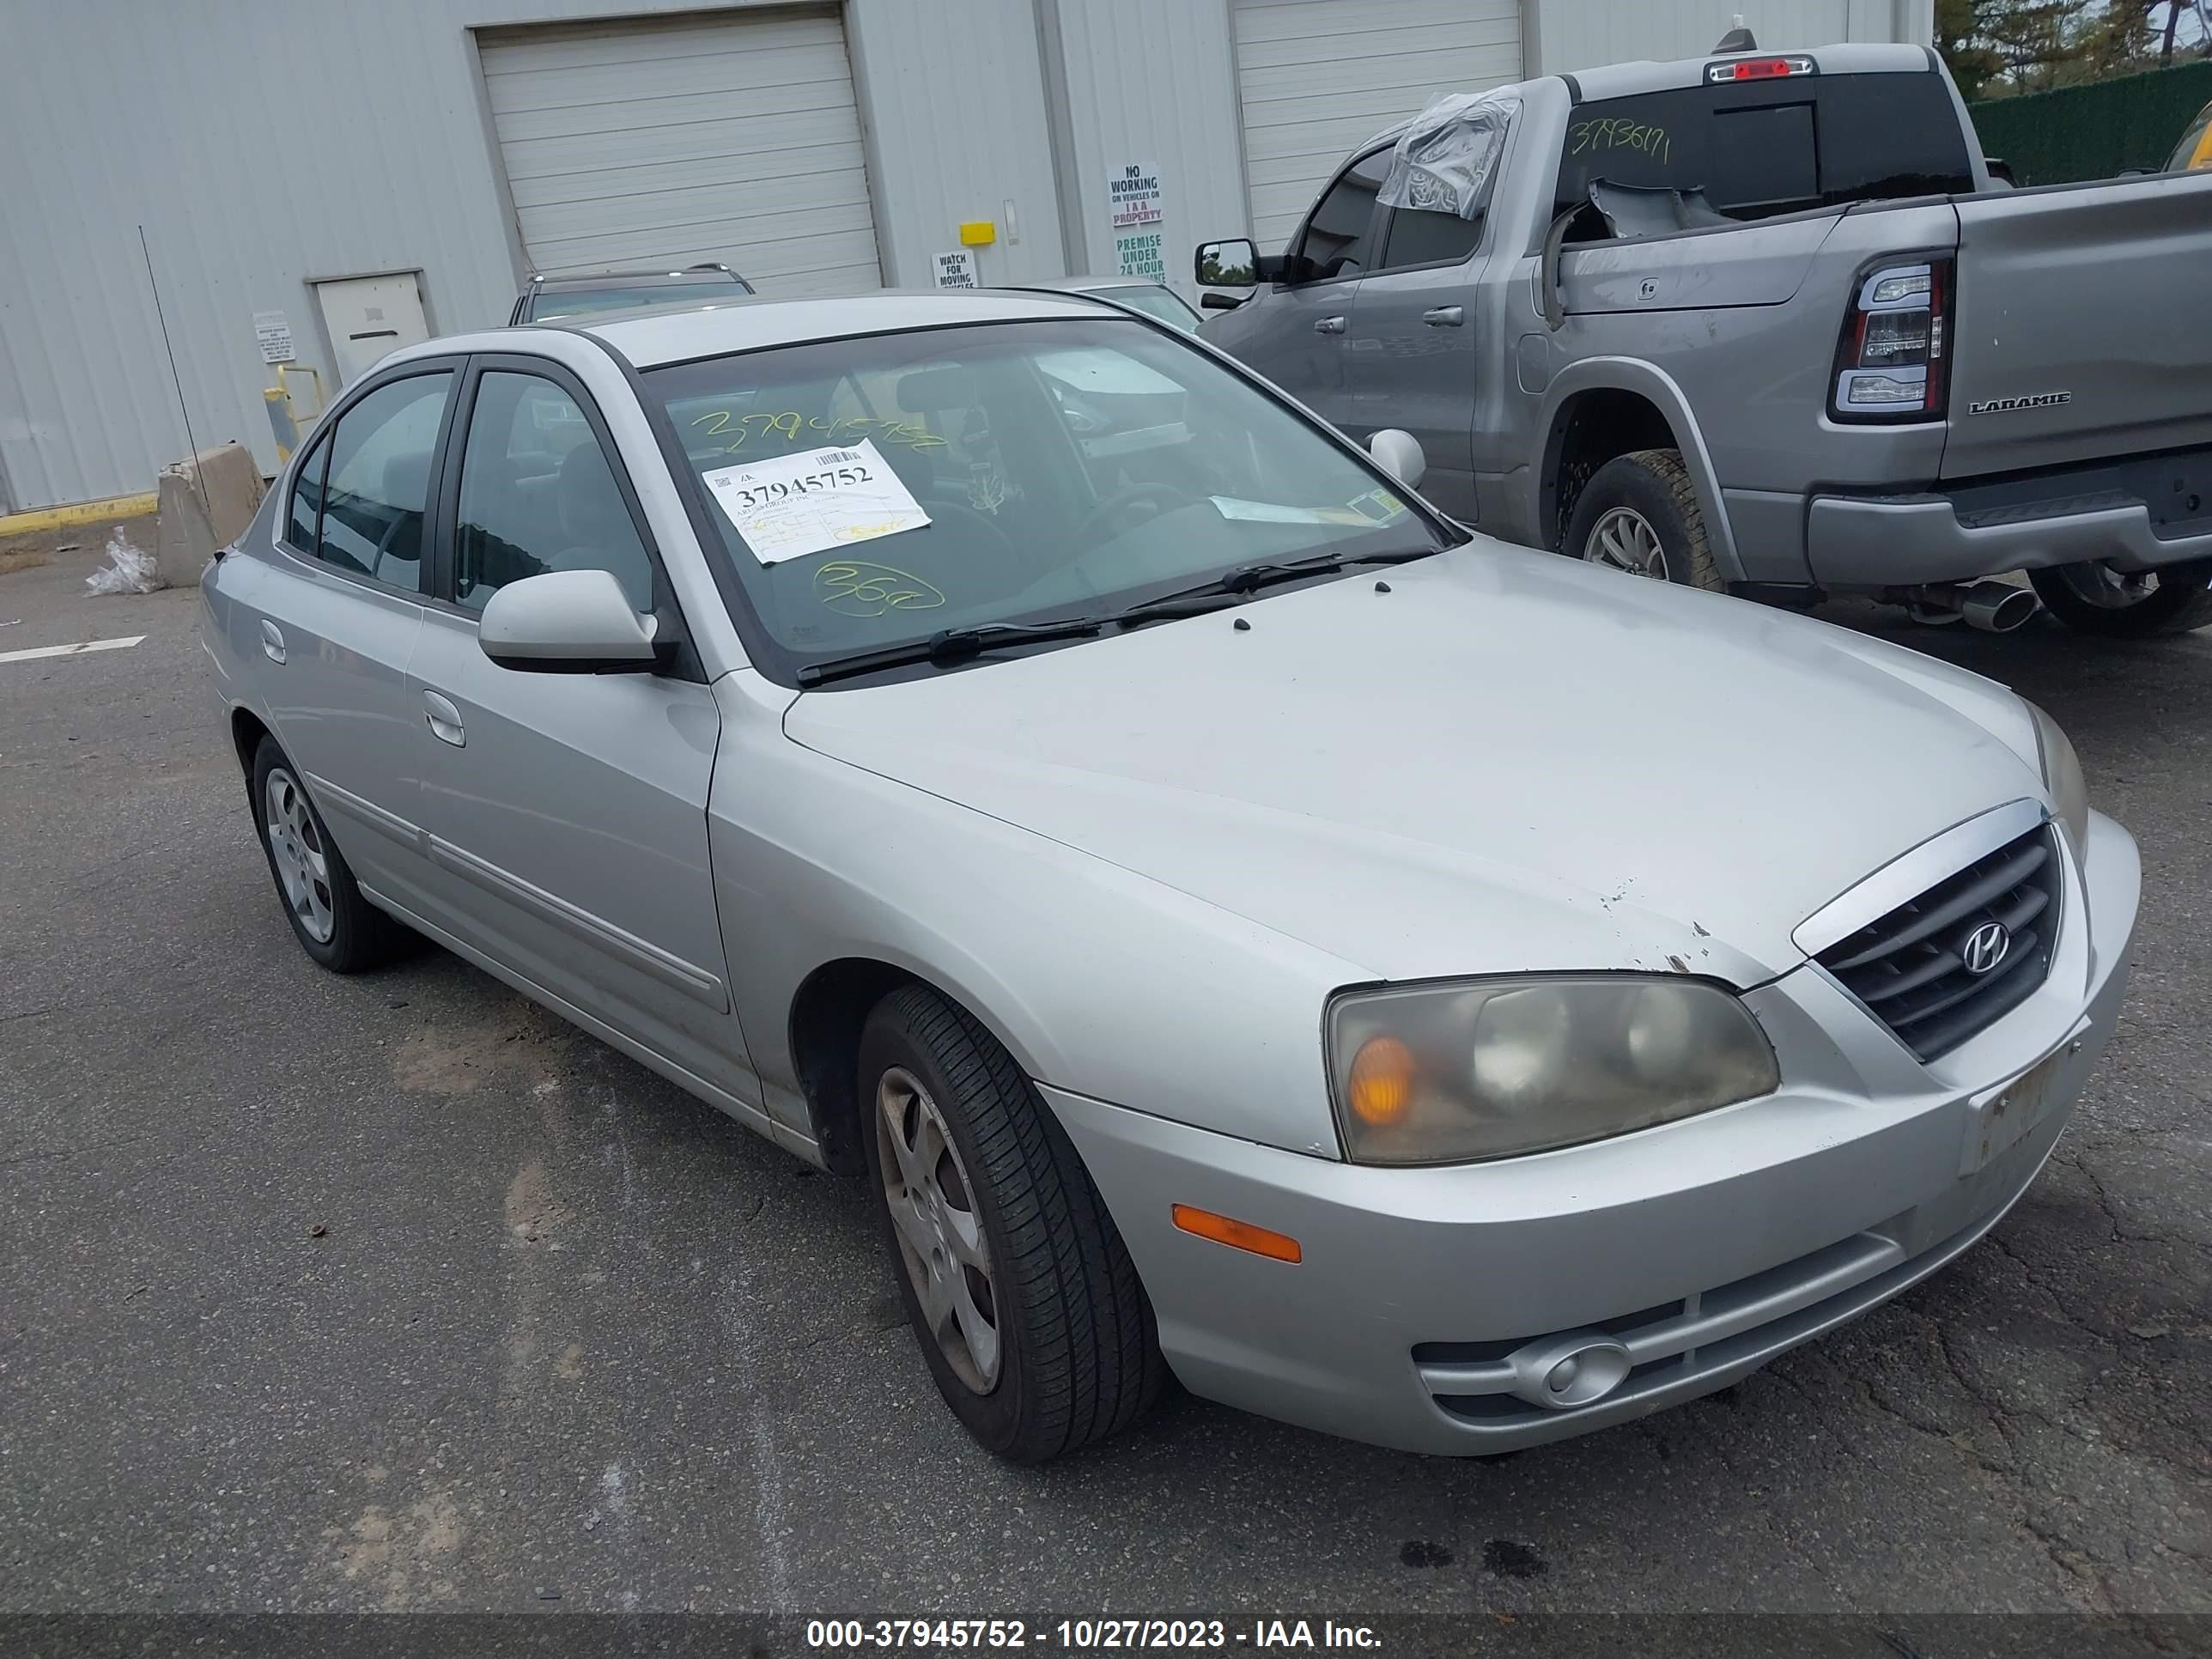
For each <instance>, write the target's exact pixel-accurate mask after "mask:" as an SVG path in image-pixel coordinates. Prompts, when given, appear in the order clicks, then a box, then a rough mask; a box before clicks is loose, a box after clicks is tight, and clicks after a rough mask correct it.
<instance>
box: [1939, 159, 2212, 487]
mask: <svg viewBox="0 0 2212 1659" xmlns="http://www.w3.org/2000/svg"><path fill="white" fill-rule="evenodd" d="M1955 205H1956V206H1957V208H1958V211H1959V275H1958V302H1957V311H1956V313H1955V318H1956V320H1955V325H1954V345H1953V349H1952V356H1951V393H1950V419H1951V430H1950V436H1949V440H1948V442H1947V443H1946V444H1945V446H1944V450H1943V476H1944V477H1947V478H1966V477H1979V476H1981V475H1983V474H1985V473H1990V472H2008V471H2013V470H2015V468H2019V467H2028V466H2041V465H2055V464H2059V463H2063V462H2069V461H2083V460H2093V459H2099V458H2101V457H2105V456H2110V455H2124V454H2136V453H2142V452H2145V451H2148V450H2158V449H2174V448H2179V447H2183V446H2185V445H2191V444H2203V443H2212V313H2208V312H2207V309H2206V307H2205V305H2204V303H2203V295H2204V289H2205V281H2206V278H2207V276H2208V275H2212V175H2208V174H2205V173H2187V174H2161V175H2154V176H2152V177H2148V178H2143V179H2123V180H2119V181H2118V182H2115V183H2108V184H2097V185H2058V186H2055V187H2053V188H2051V189H2047V190H2032V191H2007V192H2004V193H2002V194H1992V195H1988V196H1972V197H1959V198H1957V201H1956V203H1955Z"/></svg>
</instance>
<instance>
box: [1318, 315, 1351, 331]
mask: <svg viewBox="0 0 2212 1659" xmlns="http://www.w3.org/2000/svg"><path fill="white" fill-rule="evenodd" d="M1314 332H1315V333H1316V334H1341V333H1343V332H1344V319H1343V318H1341V317H1322V318H1318V319H1316V320H1315V322H1314Z"/></svg>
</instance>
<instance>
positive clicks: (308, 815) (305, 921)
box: [263, 766, 337, 945]
mask: <svg viewBox="0 0 2212 1659" xmlns="http://www.w3.org/2000/svg"><path fill="white" fill-rule="evenodd" d="M264 796H265V799H264V807H265V811H264V818H263V822H264V826H265V828H266V829H267V830H268V832H269V858H270V862H271V863H273V864H274V865H275V866H276V880H277V884H278V885H280V886H281V887H283V890H284V902H286V903H287V904H289V905H290V906H291V907H292V915H294V916H295V918H297V920H298V921H299V924H300V926H301V928H302V929H304V930H305V931H306V933H307V937H308V938H310V939H313V940H314V941H315V943H316V944H318V945H327V944H329V943H330V942H331V933H333V932H334V931H335V930H336V928H337V915H336V914H335V913H334V911H333V910H332V908H331V866H330V859H329V856H328V855H327V854H325V851H324V848H323V837H322V835H321V832H320V831H319V830H318V829H316V827H315V815H314V814H313V812H311V811H308V810H307V796H306V795H304V794H302V793H301V791H300V786H299V784H298V783H297V782H296V781H294V779H293V776H292V775H291V774H290V773H289V772H288V771H286V770H285V769H283V767H281V766H279V767H276V768H275V769H273V770H271V771H270V774H269V784H268V787H267V789H266V790H265V791H264Z"/></svg>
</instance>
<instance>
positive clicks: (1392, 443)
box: [486, 426, 1429, 615]
mask: <svg viewBox="0 0 2212 1659" xmlns="http://www.w3.org/2000/svg"><path fill="white" fill-rule="evenodd" d="M1367 453H1369V454H1370V455H1372V456H1373V457H1374V458H1375V460H1376V465H1379V466H1381V467H1382V469H1383V471H1385V472H1388V473H1389V475H1390V476H1391V477H1394V478H1395V479H1396V480H1397V481H1398V482H1399V483H1401V484H1403V485H1405V486H1406V488H1407V489H1419V488H1420V487H1421V480H1422V478H1424V477H1426V476H1427V474H1428V471H1429V458H1428V457H1427V456H1426V455H1424V454H1423V453H1421V441H1420V440H1419V438H1416V437H1415V436H1414V435H1413V434H1412V433H1410V432H1401V431H1400V430H1399V429H1398V428H1396V427H1395V426H1386V427H1384V428H1383V429H1382V430H1381V431H1380V432H1378V433H1376V435H1374V436H1373V437H1371V438H1370V439H1369V440H1368V441H1367ZM486 614H487V615H489V612H486Z"/></svg>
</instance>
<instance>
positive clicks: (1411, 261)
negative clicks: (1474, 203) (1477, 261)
mask: <svg viewBox="0 0 2212 1659" xmlns="http://www.w3.org/2000/svg"><path fill="white" fill-rule="evenodd" d="M1481 240H1482V217H1481V216H1480V214H1478V215H1477V216H1475V217H1474V218H1472V219H1462V218H1461V217H1460V216H1459V215H1457V214H1456V213H1432V212H1431V211H1430V210H1428V209H1426V208H1415V207H1401V208H1395V209H1393V210H1391V214H1390V220H1389V224H1388V225H1386V226H1385V227H1384V228H1383V258H1381V260H1380V261H1378V262H1377V264H1376V270H1404V269H1405V268H1406V267H1407V265H1433V264H1459V263H1460V262H1461V261H1462V260H1463V259H1465V258H1467V257H1468V255H1469V254H1470V253H1473V252H1474V250H1475V246H1476V245H1477V244H1478V243H1480V241H1481Z"/></svg>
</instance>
